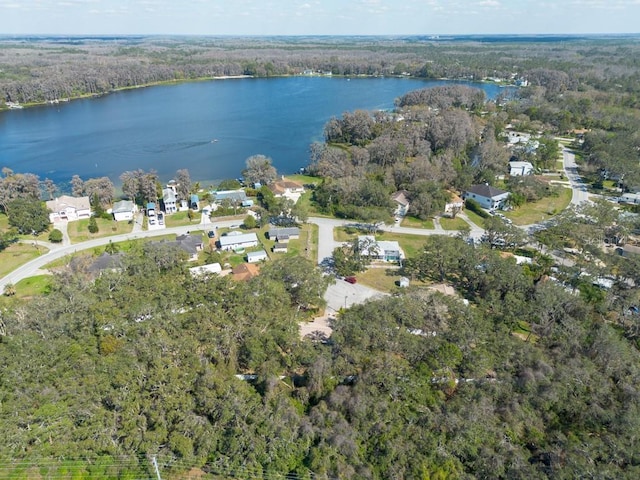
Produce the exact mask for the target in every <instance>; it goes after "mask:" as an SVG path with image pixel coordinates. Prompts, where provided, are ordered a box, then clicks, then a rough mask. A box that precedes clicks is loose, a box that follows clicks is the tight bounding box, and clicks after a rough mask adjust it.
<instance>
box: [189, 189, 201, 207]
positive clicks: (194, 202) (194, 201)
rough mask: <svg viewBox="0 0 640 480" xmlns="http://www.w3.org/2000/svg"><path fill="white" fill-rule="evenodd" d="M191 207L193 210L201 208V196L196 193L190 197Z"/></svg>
mask: <svg viewBox="0 0 640 480" xmlns="http://www.w3.org/2000/svg"><path fill="white" fill-rule="evenodd" d="M189 207H190V208H191V210H200V198H199V197H198V195H196V194H195V193H194V194H193V195H191V197H190V198H189Z"/></svg>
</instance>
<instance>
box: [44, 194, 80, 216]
mask: <svg viewBox="0 0 640 480" xmlns="http://www.w3.org/2000/svg"><path fill="white" fill-rule="evenodd" d="M45 204H46V206H47V208H48V209H49V211H50V212H51V213H49V220H50V221H51V222H59V221H69V222H71V221H74V220H80V219H82V218H89V217H91V203H90V202H89V197H70V196H69V195H62V196H60V197H58V198H55V199H53V200H49V201H48V202H46V203H45Z"/></svg>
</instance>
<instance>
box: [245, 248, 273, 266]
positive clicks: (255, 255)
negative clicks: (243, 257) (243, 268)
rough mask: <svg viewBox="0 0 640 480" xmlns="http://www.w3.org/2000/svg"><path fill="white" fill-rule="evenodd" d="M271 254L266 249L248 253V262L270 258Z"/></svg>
mask: <svg viewBox="0 0 640 480" xmlns="http://www.w3.org/2000/svg"><path fill="white" fill-rule="evenodd" d="M268 259H269V256H268V255H267V252H265V251H264V250H258V251H257V252H248V253H247V263H258V262H261V261H262V260H268Z"/></svg>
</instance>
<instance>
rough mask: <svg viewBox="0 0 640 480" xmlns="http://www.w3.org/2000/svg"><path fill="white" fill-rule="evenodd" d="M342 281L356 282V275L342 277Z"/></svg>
mask: <svg viewBox="0 0 640 480" xmlns="http://www.w3.org/2000/svg"><path fill="white" fill-rule="evenodd" d="M344 281H345V282H347V283H351V284H353V283H356V282H357V281H358V280H357V279H356V277H344Z"/></svg>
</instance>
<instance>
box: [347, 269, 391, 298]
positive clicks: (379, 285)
mask: <svg viewBox="0 0 640 480" xmlns="http://www.w3.org/2000/svg"><path fill="white" fill-rule="evenodd" d="M398 272H399V270H398V269H392V268H378V267H376V268H368V269H367V270H366V271H364V272H362V273H359V274H358V275H356V278H357V279H358V282H360V283H362V284H363V285H366V286H368V287H371V288H374V289H375V290H379V291H381V292H387V293H388V292H393V291H395V290H396V289H397V288H399V287H398V285H397V284H396V282H398V281H399V280H400V277H401V275H400V274H399V273H398Z"/></svg>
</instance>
